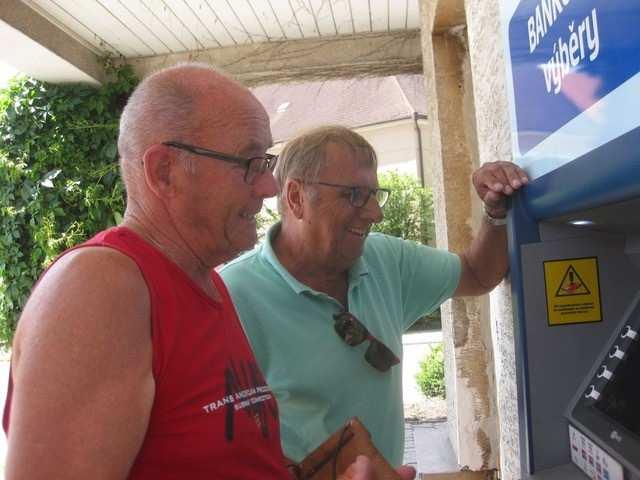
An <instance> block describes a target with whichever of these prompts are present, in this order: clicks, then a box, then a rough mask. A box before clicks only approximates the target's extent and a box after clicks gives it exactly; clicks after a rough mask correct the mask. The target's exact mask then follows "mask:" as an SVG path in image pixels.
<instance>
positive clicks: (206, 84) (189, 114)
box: [118, 63, 255, 192]
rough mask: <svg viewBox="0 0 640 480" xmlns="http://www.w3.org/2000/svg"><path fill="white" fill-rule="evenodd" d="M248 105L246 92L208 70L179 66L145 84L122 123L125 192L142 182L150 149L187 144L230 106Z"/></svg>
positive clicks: (195, 65)
mask: <svg viewBox="0 0 640 480" xmlns="http://www.w3.org/2000/svg"><path fill="white" fill-rule="evenodd" d="M247 100H248V101H251V100H255V99H254V98H253V96H252V95H251V93H250V92H249V91H248V90H247V89H246V88H245V87H243V86H241V85H240V84H239V83H237V82H236V81H234V80H233V79H231V78H229V77H227V76H226V75H224V74H222V73H220V72H217V71H216V70H214V69H213V68H211V67H210V66H208V65H206V64H201V63H188V64H181V65H178V66H174V67H169V68H166V69H163V70H160V71H159V72H156V73H154V74H153V75H150V76H149V77H147V78H145V79H144V80H143V81H142V82H141V83H140V84H139V85H138V87H137V88H136V89H135V91H134V92H133V94H132V95H131V97H130V98H129V101H128V102H127V105H126V106H125V108H124V110H123V112H122V116H121V118H120V134H119V138H118V150H119V153H120V159H121V160H120V163H121V170H122V177H123V180H124V182H125V186H126V187H127V191H128V192H129V191H130V190H131V189H135V187H136V183H137V181H138V180H139V179H140V178H141V175H140V174H141V168H140V165H141V159H142V157H143V155H144V152H145V151H146V150H147V149H148V148H149V147H150V146H151V145H154V144H157V143H162V142H164V141H168V140H174V141H186V139H187V138H188V137H189V136H190V135H193V134H194V133H197V132H198V131H199V130H201V129H202V127H203V126H204V124H205V123H206V124H207V125H209V126H210V125H211V124H212V123H213V124H215V123H216V120H218V121H219V122H226V121H227V115H226V113H225V112H226V111H227V110H228V108H229V105H230V104H233V103H234V102H235V103H237V102H242V101H247ZM217 112H219V115H218V116H216V113H217Z"/></svg>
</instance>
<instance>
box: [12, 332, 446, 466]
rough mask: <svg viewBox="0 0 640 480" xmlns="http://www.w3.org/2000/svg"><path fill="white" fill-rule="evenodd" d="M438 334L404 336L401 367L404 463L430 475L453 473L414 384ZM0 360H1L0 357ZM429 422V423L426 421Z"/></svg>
mask: <svg viewBox="0 0 640 480" xmlns="http://www.w3.org/2000/svg"><path fill="white" fill-rule="evenodd" d="M441 341H442V333H441V332H439V331H437V332H424V333H413V334H408V335H405V336H404V337H403V339H402V343H403V345H404V365H403V376H402V381H403V394H404V400H405V406H406V408H405V410H407V411H411V412H415V411H419V412H420V414H419V417H421V418H419V419H418V420H415V419H414V420H412V421H411V422H410V423H407V424H406V426H405V437H406V438H405V463H409V464H412V465H413V466H415V467H416V468H417V469H418V472H419V473H433V472H444V471H453V470H454V469H455V467H456V466H455V461H453V465H452V464H451V461H452V458H453V457H452V454H453V452H451V446H450V445H449V441H448V438H447V436H446V423H445V422H441V421H440V422H434V421H433V419H435V418H439V417H442V416H443V414H445V413H446V412H443V405H444V403H443V402H435V403H434V402H426V401H425V399H424V397H423V396H422V394H421V393H420V391H419V390H418V387H417V385H416V382H415V379H414V377H415V374H416V372H417V371H418V368H419V362H420V360H422V359H423V358H424V357H425V355H426V354H427V353H428V351H429V350H430V345H432V344H434V343H437V342H441ZM0 358H2V357H1V356H0ZM8 377H9V362H8V361H7V360H6V359H1V360H0V401H1V403H0V407H1V406H4V399H5V397H6V388H7V379H8ZM426 420H429V421H426ZM6 449H7V441H6V437H5V435H4V433H0V478H4V464H5V457H6Z"/></svg>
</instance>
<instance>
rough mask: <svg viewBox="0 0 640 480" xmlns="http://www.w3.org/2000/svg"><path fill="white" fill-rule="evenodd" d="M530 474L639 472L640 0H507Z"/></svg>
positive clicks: (520, 358) (514, 248) (522, 384)
mask: <svg viewBox="0 0 640 480" xmlns="http://www.w3.org/2000/svg"><path fill="white" fill-rule="evenodd" d="M501 14H502V31H503V36H504V39H505V45H506V55H505V58H506V64H507V71H506V72H505V73H506V80H507V91H508V96H509V106H510V117H511V129H512V140H513V151H514V152H515V159H514V161H515V162H516V163H518V164H519V165H520V166H522V167H523V168H524V169H525V170H526V171H527V172H528V174H529V175H530V178H531V179H532V181H531V183H530V184H529V185H528V186H527V187H526V188H525V189H523V191H522V192H521V193H520V194H518V195H517V196H516V197H514V199H513V201H512V204H511V208H510V211H509V221H508V232H509V255H510V261H511V280H512V294H513V302H514V317H515V318H514V321H515V341H516V368H517V384H518V408H519V417H520V418H519V421H520V432H521V438H520V450H521V466H522V472H523V477H524V478H531V479H545V480H549V479H562V480H573V479H576V480H579V479H586V478H592V479H598V480H600V479H602V480H640V0H606V1H605V0H501Z"/></svg>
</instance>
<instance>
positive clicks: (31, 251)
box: [0, 64, 137, 345]
mask: <svg viewBox="0 0 640 480" xmlns="http://www.w3.org/2000/svg"><path fill="white" fill-rule="evenodd" d="M106 69H107V71H108V73H109V75H110V80H109V81H108V82H107V83H105V84H104V85H103V86H102V87H100V88H94V87H90V86H86V85H51V84H45V83H42V82H39V81H37V80H33V79H30V78H18V79H14V80H13V81H12V82H11V83H10V84H9V86H8V87H7V88H6V89H4V90H2V91H0V344H3V345H7V344H8V343H10V342H11V339H12V337H13V332H14V330H15V327H16V323H17V320H18V316H19V314H20V311H21V309H22V307H23V305H24V303H25V301H26V298H27V296H28V294H29V291H30V290H31V288H32V286H33V284H34V282H35V281H36V280H37V278H38V277H39V275H40V274H41V273H42V271H43V269H44V268H45V267H46V266H47V265H48V264H49V263H50V262H51V260H52V259H53V258H54V257H55V256H56V255H57V254H58V253H59V252H61V251H62V250H64V249H66V248H68V247H70V246H72V245H75V244H77V243H79V242H81V241H83V240H85V239H87V238H89V237H90V236H91V235H93V234H94V233H96V232H98V231H99V230H102V229H103V228H105V227H108V226H111V225H114V224H116V223H118V221H119V220H120V218H121V215H122V213H123V212H124V189H123V186H122V183H121V181H120V177H119V175H118V162H117V147H116V143H117V136H118V120H119V116H120V112H121V111H122V108H123V107H124V104H125V102H126V99H127V98H128V96H129V94H130V92H131V91H132V90H133V88H134V87H135V85H136V84H137V79H136V77H135V76H134V75H133V73H132V71H131V70H130V69H129V68H127V67H124V68H116V67H113V66H110V65H108V64H107V65H106Z"/></svg>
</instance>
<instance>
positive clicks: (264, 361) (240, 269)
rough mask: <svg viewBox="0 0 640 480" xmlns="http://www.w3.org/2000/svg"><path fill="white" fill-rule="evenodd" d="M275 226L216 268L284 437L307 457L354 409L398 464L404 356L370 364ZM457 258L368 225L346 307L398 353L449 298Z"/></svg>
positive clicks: (288, 449)
mask: <svg viewBox="0 0 640 480" xmlns="http://www.w3.org/2000/svg"><path fill="white" fill-rule="evenodd" d="M279 228H280V225H279V224H277V225H275V226H274V227H272V228H271V229H270V230H269V232H268V234H267V239H266V241H265V243H264V244H263V245H260V246H258V247H256V248H255V249H254V250H252V251H251V252H248V253H245V254H244V255H242V256H240V257H239V258H237V259H235V260H234V261H232V262H230V263H229V264H228V265H226V266H225V267H224V268H223V269H222V270H221V271H220V275H221V276H222V278H223V279H224V281H225V283H226V284H227V286H228V288H229V291H230V292H231V297H232V299H233V303H234V304H235V307H236V309H237V311H238V315H239V316H240V320H241V321H242V324H243V325H244V328H245V331H246V333H247V336H248V337H249V340H250V342H251V345H252V347H253V351H254V353H255V355H256V358H257V360H258V363H259V364H260V366H261V368H262V371H263V373H264V374H265V376H266V378H267V383H268V384H269V386H270V387H271V389H272V390H273V392H274V393H275V396H276V398H277V400H278V408H279V410H280V428H281V434H282V446H283V450H284V452H285V455H287V457H289V458H291V459H292V460H294V461H300V460H302V459H303V458H304V457H305V456H306V455H307V454H308V453H310V452H311V451H312V450H313V449H315V448H316V447H317V446H318V445H320V444H321V443H322V442H323V441H324V440H326V438H327V437H328V436H329V435H331V434H332V433H333V432H334V431H336V430H337V429H338V428H339V427H340V426H341V425H343V424H344V423H345V421H346V420H347V419H349V418H351V417H354V416H357V417H359V418H360V419H361V420H362V422H363V423H364V424H365V426H366V427H367V429H368V430H369V432H370V433H371V436H372V438H373V442H374V443H375V445H376V446H377V447H378V449H379V450H380V451H381V452H382V454H383V455H384V456H385V457H386V458H387V459H388V460H389V462H390V463H391V464H392V465H399V464H400V463H401V462H402V454H403V448H404V422H403V418H404V416H403V406H402V364H399V365H396V366H394V367H391V369H390V370H389V371H387V372H379V371H378V370H376V369H374V368H373V367H372V366H371V365H369V364H368V363H367V361H366V360H365V358H364V353H365V351H366V349H367V347H368V342H364V343H363V344H361V345H358V346H356V347H350V346H348V345H347V344H346V343H345V342H344V341H343V340H342V339H341V338H340V337H339V336H338V335H337V334H336V332H335V330H334V328H333V324H334V320H333V314H335V313H337V312H339V311H341V310H342V305H341V304H340V303H339V302H338V301H337V300H335V299H334V298H332V297H330V296H328V295H326V294H324V293H321V292H317V291H315V290H312V289H311V288H309V287H308V286H306V285H304V284H302V283H300V282H299V281H298V280H296V279H295V278H294V277H293V276H291V274H290V273H289V272H288V271H287V270H285V268H284V267H283V266H282V265H281V264H280V262H279V261H278V258H277V257H276V255H275V253H274V251H273V249H272V246H271V239H272V238H273V236H274V234H277V232H278V230H279ZM459 277H460V259H459V257H458V256H457V255H455V254H452V253H449V252H447V251H444V250H437V249H434V248H431V247H427V246H424V245H420V244H418V243H415V242H410V241H405V240H401V239H398V238H395V237H390V236H388V235H383V234H379V233H372V234H370V235H369V236H368V237H367V240H366V242H365V247H364V253H363V255H362V256H361V257H360V259H359V260H358V261H357V262H356V263H355V264H354V265H353V267H352V268H351V269H350V271H349V297H348V298H349V311H350V312H351V313H353V314H354V315H355V316H356V317H357V318H358V319H359V320H360V321H361V322H362V323H363V324H364V325H366V327H367V328H368V329H369V331H370V332H371V334H372V335H374V336H375V337H376V338H378V339H379V340H380V341H382V342H383V343H384V344H385V345H386V346H387V347H389V348H390V349H391V350H392V351H393V352H394V353H395V354H396V355H397V356H398V357H399V358H402V334H403V333H404V332H405V330H406V329H407V328H409V326H410V325H411V324H412V323H413V322H415V321H416V320H417V319H418V318H420V317H421V316H423V315H425V314H427V313H430V312H432V311H433V310H435V309H436V308H437V307H438V306H439V305H440V304H441V303H442V302H444V301H445V300H447V299H448V298H450V297H451V295H452V294H453V292H454V290H455V289H456V287H457V285H458V281H459Z"/></svg>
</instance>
